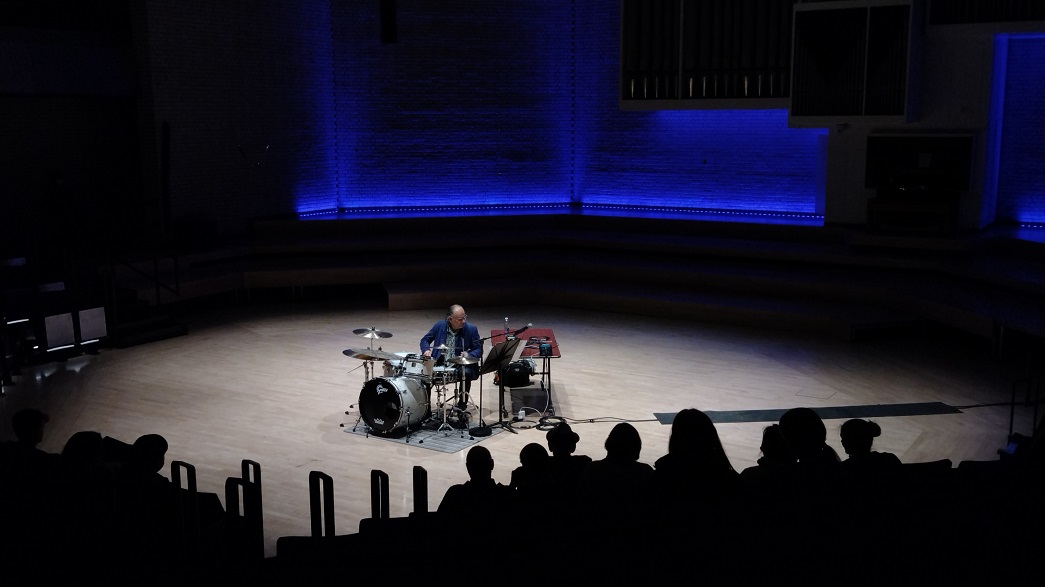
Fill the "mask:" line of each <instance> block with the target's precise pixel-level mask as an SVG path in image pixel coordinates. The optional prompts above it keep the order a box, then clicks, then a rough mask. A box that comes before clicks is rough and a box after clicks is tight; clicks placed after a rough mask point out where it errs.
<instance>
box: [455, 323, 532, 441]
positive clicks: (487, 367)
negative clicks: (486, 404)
mask: <svg viewBox="0 0 1045 587" xmlns="http://www.w3.org/2000/svg"><path fill="white" fill-rule="evenodd" d="M520 342H521V340H520V339H518V338H513V339H511V340H502V341H501V342H499V343H497V344H495V345H493V348H491V349H490V354H488V355H486V360H484V361H483V365H482V367H480V369H479V381H480V384H481V383H482V378H483V375H486V374H487V373H491V372H493V371H499V370H501V369H503V368H504V367H507V366H508V364H509V363H511V362H512V360H513V359H514V358H515V354H516V352H518V350H519V343H520ZM498 388H499V389H498V391H499V395H498V397H497V425H498V426H500V427H501V428H504V429H505V430H507V431H509V432H511V433H512V434H518V432H516V431H515V429H514V428H512V424H511V422H506V421H505V420H504V417H503V414H504V377H501V380H500V381H499V382H498ZM480 389H481V388H480ZM468 433H469V434H471V435H472V436H489V435H490V434H491V431H490V426H489V425H487V424H485V423H483V396H482V392H480V394H479V425H478V426H476V427H475V428H472V429H471V430H469V431H468Z"/></svg>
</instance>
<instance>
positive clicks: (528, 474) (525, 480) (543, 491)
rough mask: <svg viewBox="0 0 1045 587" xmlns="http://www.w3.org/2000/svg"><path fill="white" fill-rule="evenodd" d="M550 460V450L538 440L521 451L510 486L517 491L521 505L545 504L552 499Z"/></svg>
mask: <svg viewBox="0 0 1045 587" xmlns="http://www.w3.org/2000/svg"><path fill="white" fill-rule="evenodd" d="M549 460H550V457H549V456H548V451H547V450H546V449H545V448H544V447H543V446H541V445H540V444H537V443H536V442H531V443H529V444H527V445H526V446H524V447H522V450H520V451H519V463H520V465H519V466H518V467H516V468H515V469H514V470H513V471H512V479H511V482H510V483H509V484H508V487H510V488H511V489H512V490H514V491H515V492H516V496H517V498H518V500H519V505H520V506H522V507H527V508H529V507H532V506H543V505H544V504H547V503H548V502H549V501H550V499H551V493H552V489H553V487H554V485H553V483H552V476H551V470H550V468H549V466H548V461H549Z"/></svg>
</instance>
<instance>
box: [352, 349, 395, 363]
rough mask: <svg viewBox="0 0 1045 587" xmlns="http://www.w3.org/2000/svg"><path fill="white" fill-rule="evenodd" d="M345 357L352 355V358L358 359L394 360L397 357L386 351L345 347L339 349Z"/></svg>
mask: <svg viewBox="0 0 1045 587" xmlns="http://www.w3.org/2000/svg"><path fill="white" fill-rule="evenodd" d="M341 353H342V354H344V355H345V356H346V357H352V358H353V359H360V360H363V361H394V360H397V359H399V357H397V356H395V355H394V354H392V353H386V352H385V351H375V350H371V349H359V350H353V349H345V350H343V351H341Z"/></svg>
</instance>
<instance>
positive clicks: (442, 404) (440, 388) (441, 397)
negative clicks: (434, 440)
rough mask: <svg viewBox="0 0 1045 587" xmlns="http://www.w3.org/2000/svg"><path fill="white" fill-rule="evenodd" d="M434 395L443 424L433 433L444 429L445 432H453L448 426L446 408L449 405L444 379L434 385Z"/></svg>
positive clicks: (451, 427) (447, 409)
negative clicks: (441, 414)
mask: <svg viewBox="0 0 1045 587" xmlns="http://www.w3.org/2000/svg"><path fill="white" fill-rule="evenodd" d="M435 395H436V398H437V401H438V402H439V409H440V411H441V412H442V413H443V423H442V424H440V425H439V427H438V428H436V429H435V431H436V432H441V431H442V430H444V429H445V430H453V429H454V427H453V426H451V425H450V421H449V419H448V418H447V412H448V411H449V410H450V408H449V407H448V406H449V405H450V402H448V401H446V379H445V378H441V379H440V380H439V383H437V384H436V392H435ZM447 436H449V433H447Z"/></svg>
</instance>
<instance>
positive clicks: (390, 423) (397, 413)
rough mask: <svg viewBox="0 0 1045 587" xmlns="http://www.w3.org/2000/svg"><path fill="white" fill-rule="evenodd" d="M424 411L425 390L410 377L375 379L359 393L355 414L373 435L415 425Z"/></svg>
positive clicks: (425, 414) (366, 384) (426, 406)
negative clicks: (357, 408) (357, 414)
mask: <svg viewBox="0 0 1045 587" xmlns="http://www.w3.org/2000/svg"><path fill="white" fill-rule="evenodd" d="M428 409H429V407H428V390H427V389H425V386H424V385H423V384H422V383H421V381H420V380H419V379H417V378H413V377H377V378H375V379H371V380H370V381H367V382H366V383H365V384H363V389H362V391H360V392H359V414H360V416H362V418H363V420H364V421H365V422H366V423H367V425H368V426H370V429H371V430H372V431H374V432H376V433H382V434H383V433H388V432H393V431H395V430H397V429H399V428H403V427H415V426H418V425H420V424H421V423H422V422H423V421H424V420H425V418H427V417H428V415H429V412H428Z"/></svg>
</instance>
